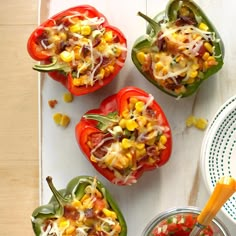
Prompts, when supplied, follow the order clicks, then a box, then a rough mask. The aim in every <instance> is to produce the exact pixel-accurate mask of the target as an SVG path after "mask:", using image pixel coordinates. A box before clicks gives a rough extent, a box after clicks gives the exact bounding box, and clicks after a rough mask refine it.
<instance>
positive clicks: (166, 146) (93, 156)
mask: <svg viewBox="0 0 236 236" xmlns="http://www.w3.org/2000/svg"><path fill="white" fill-rule="evenodd" d="M75 134H76V139H77V141H78V144H79V146H80V148H81V150H82V152H83V153H84V154H85V155H86V157H87V158H88V160H89V161H90V162H91V164H92V165H93V166H94V167H95V169H96V170H97V171H98V172H100V173H101V174H102V175H103V176H104V177H105V178H107V179H108V180H109V181H110V182H112V183H114V184H117V185H131V184H133V183H135V182H136V181H137V179H138V178H140V177H141V175H142V174H143V172H144V171H147V170H153V169H155V168H157V167H160V166H162V165H164V164H165V163H166V162H167V161H168V160H169V157H170V155H171V151H172V135H171V129H170V126H169V123H168V121H167V118H166V116H165V114H164V112H163V110H162V108H161V107H160V106H159V104H158V103H157V102H156V101H155V100H154V98H153V96H152V95H150V94H148V93H146V92H145V91H143V90H141V89H139V88H136V87H125V88H123V89H121V90H120V91H119V92H118V93H117V94H114V95H111V96H109V97H107V98H106V99H105V100H103V101H102V103H101V105H100V107H99V108H98V109H93V110H90V111H88V112H86V114H85V115H84V116H83V117H82V118H81V120H80V122H79V123H78V124H77V125H76V128H75Z"/></svg>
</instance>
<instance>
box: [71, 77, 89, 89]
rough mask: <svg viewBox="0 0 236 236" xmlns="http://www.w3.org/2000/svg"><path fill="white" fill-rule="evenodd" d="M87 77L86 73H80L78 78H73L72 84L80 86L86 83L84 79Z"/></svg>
mask: <svg viewBox="0 0 236 236" xmlns="http://www.w3.org/2000/svg"><path fill="white" fill-rule="evenodd" d="M87 79H88V76H87V75H82V76H80V78H76V79H73V85H74V86H82V85H85V84H86V81H87Z"/></svg>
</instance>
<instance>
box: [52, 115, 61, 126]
mask: <svg viewBox="0 0 236 236" xmlns="http://www.w3.org/2000/svg"><path fill="white" fill-rule="evenodd" d="M61 119H62V114H61V113H56V114H54V115H53V120H54V122H55V123H56V124H57V125H60V122H61Z"/></svg>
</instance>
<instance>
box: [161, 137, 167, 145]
mask: <svg viewBox="0 0 236 236" xmlns="http://www.w3.org/2000/svg"><path fill="white" fill-rule="evenodd" d="M160 142H161V143H162V144H163V145H165V144H166V142H167V137H166V136H165V135H161V137H160Z"/></svg>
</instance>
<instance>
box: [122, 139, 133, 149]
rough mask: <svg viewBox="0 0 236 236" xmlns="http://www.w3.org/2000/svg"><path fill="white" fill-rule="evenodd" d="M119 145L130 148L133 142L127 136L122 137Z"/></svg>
mask: <svg viewBox="0 0 236 236" xmlns="http://www.w3.org/2000/svg"><path fill="white" fill-rule="evenodd" d="M121 145H122V147H123V148H125V149H127V148H130V147H132V145H133V142H132V141H131V140H129V139H127V138H123V139H122V141H121Z"/></svg>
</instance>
